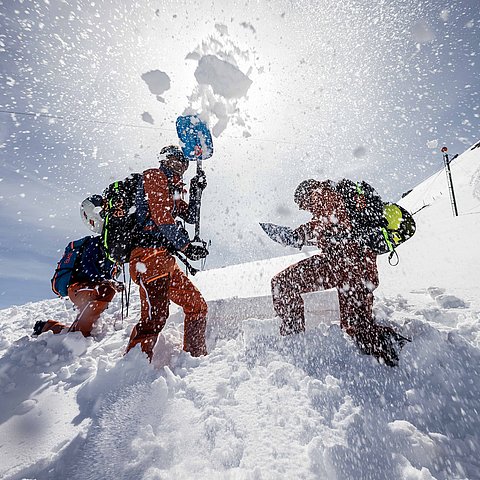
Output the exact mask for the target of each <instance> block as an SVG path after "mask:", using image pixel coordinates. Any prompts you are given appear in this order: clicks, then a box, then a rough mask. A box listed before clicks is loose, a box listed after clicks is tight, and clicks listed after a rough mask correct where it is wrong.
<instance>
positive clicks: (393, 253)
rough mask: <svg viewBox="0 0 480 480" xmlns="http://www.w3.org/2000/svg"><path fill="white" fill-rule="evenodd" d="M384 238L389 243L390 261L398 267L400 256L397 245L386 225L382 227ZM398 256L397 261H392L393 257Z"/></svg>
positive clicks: (393, 265)
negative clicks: (391, 238)
mask: <svg viewBox="0 0 480 480" xmlns="http://www.w3.org/2000/svg"><path fill="white" fill-rule="evenodd" d="M381 231H382V235H383V238H384V239H385V243H386V244H387V247H388V251H389V252H390V254H389V255H388V263H389V264H390V265H392V267H396V266H397V265H398V263H399V262H400V258H399V257H398V253H397V252H396V250H395V245H394V244H393V242H392V241H391V240H390V235H389V234H388V230H387V229H386V228H385V227H382V228H381ZM393 257H396V262H395V263H392V258H393Z"/></svg>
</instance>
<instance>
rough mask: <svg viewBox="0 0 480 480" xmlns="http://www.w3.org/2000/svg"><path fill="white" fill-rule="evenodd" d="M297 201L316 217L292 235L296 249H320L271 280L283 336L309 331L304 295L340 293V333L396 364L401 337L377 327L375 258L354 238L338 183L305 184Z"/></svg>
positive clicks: (297, 191) (298, 189)
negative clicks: (337, 187) (305, 316)
mask: <svg viewBox="0 0 480 480" xmlns="http://www.w3.org/2000/svg"><path fill="white" fill-rule="evenodd" d="M295 202H296V203H297V205H298V206H299V208H300V209H301V210H306V211H308V212H310V213H312V215H313V218H312V220H311V221H310V222H308V223H306V224H304V225H301V226H300V227H298V228H297V229H296V230H294V237H295V241H296V244H297V246H299V247H301V246H302V245H305V244H310V245H311V244H316V245H317V246H318V248H319V249H320V254H318V255H313V256H311V257H309V258H307V259H305V260H301V261H300V262H298V263H296V264H294V265H291V266H290V267H288V268H286V269H285V270H283V271H282V272H280V273H278V274H277V275H275V277H273V279H272V297H273V305H274V308H275V311H276V313H277V315H278V316H279V317H280V318H281V319H282V325H281V327H280V333H281V334H282V335H290V334H294V333H299V332H303V331H304V330H305V320H304V310H303V300H302V297H301V294H302V293H307V292H314V291H317V290H321V289H329V288H336V289H337V292H338V299H339V305H340V326H341V328H342V329H344V330H345V332H346V333H348V334H349V335H350V336H352V337H353V338H354V339H355V341H356V343H357V345H358V346H359V348H360V349H361V350H362V351H363V352H364V353H367V354H370V355H373V356H375V357H376V358H377V359H382V360H383V361H384V362H385V363H386V364H387V365H390V366H394V365H396V364H397V363H398V355H397V352H396V348H395V347H396V345H395V343H396V342H397V341H398V342H400V343H401V342H402V338H403V337H401V336H400V335H398V334H396V333H395V331H394V330H393V329H391V328H390V327H386V326H381V325H378V324H376V323H375V321H374V318H373V311H372V309H373V291H374V290H375V288H377V286H378V271H377V266H376V254H375V253H374V252H373V251H371V250H370V249H369V248H368V247H366V246H365V245H363V244H362V243H361V242H359V241H358V240H356V239H355V238H354V235H352V224H351V219H350V218H349V216H348V213H347V210H346V208H345V204H344V201H343V198H342V196H341V194H340V193H338V192H337V191H336V190H335V184H334V183H333V182H331V181H328V180H327V181H323V182H320V181H317V180H313V179H312V180H306V181H304V182H302V183H301V184H300V185H299V186H298V188H297V190H296V192H295ZM404 340H405V339H404Z"/></svg>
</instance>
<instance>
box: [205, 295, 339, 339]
mask: <svg viewBox="0 0 480 480" xmlns="http://www.w3.org/2000/svg"><path fill="white" fill-rule="evenodd" d="M302 298H303V301H304V305H305V328H306V329H307V330H310V329H313V328H316V327H318V325H320V324H322V323H323V324H326V325H330V324H331V323H338V322H339V321H340V308H339V305H338V295H337V291H336V290H335V289H332V290H322V291H319V292H312V293H307V294H304V295H302ZM274 317H275V311H274V310H273V304H272V297H271V296H270V295H265V296H260V297H246V298H238V297H233V298H227V299H222V300H214V301H210V302H208V322H207V325H208V326H207V329H208V330H207V336H208V338H209V341H210V342H211V341H214V342H215V341H216V340H220V339H224V338H233V337H236V336H237V335H239V334H240V333H242V331H244V330H245V328H244V327H245V325H243V323H244V321H245V320H248V319H256V320H260V321H262V320H263V322H256V324H257V325H258V324H263V325H264V327H265V329H266V330H267V331H268V332H264V333H266V334H268V335H271V334H273V333H272V332H274V333H275V335H276V334H278V327H279V326H280V321H276V322H275V328H272V325H271V322H270V323H269V322H267V320H271V319H273V318H274ZM277 320H278V319H277ZM267 324H268V325H267ZM261 330H263V329H261Z"/></svg>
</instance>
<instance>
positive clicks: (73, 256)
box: [51, 237, 94, 297]
mask: <svg viewBox="0 0 480 480" xmlns="http://www.w3.org/2000/svg"><path fill="white" fill-rule="evenodd" d="M91 238H94V237H84V238H81V239H80V240H74V241H73V242H70V243H69V244H68V245H67V246H66V247H65V252H64V254H63V257H62V258H61V259H60V261H59V262H58V264H57V268H56V269H55V273H54V275H53V278H52V280H51V282H52V290H53V292H54V293H55V294H57V295H58V296H59V297H66V296H68V287H69V285H70V279H71V277H72V274H73V272H74V269H75V264H76V263H77V260H78V259H79V258H80V256H81V255H82V252H83V249H84V248H85V245H86V244H87V242H88V240H90V239H91Z"/></svg>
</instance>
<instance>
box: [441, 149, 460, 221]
mask: <svg viewBox="0 0 480 480" xmlns="http://www.w3.org/2000/svg"><path fill="white" fill-rule="evenodd" d="M447 151H448V148H447V147H443V148H442V153H443V163H444V165H445V172H446V174H447V183H448V191H449V192H450V202H451V204H452V210H453V216H454V217H458V210H457V201H456V200H455V191H454V189H453V180H452V171H451V170H450V160H449V159H448V153H447ZM452 160H453V159H452Z"/></svg>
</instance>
